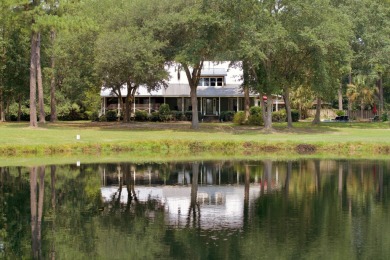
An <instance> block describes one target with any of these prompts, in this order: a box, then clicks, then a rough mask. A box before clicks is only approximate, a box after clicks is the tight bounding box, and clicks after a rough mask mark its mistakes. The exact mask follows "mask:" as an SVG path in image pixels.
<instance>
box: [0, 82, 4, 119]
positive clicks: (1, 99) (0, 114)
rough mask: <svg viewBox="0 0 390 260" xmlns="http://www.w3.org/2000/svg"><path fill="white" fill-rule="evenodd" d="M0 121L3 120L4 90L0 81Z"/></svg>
mask: <svg viewBox="0 0 390 260" xmlns="http://www.w3.org/2000/svg"><path fill="white" fill-rule="evenodd" d="M0 121H1V122H5V109H4V91H3V86H2V85H1V83H0Z"/></svg>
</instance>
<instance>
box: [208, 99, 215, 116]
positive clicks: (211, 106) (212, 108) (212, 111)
mask: <svg viewBox="0 0 390 260" xmlns="http://www.w3.org/2000/svg"><path fill="white" fill-rule="evenodd" d="M205 112H206V115H215V112H216V99H215V98H206V111H205Z"/></svg>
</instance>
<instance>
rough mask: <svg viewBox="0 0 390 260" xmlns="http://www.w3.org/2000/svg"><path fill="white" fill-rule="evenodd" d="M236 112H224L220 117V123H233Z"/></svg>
mask: <svg viewBox="0 0 390 260" xmlns="http://www.w3.org/2000/svg"><path fill="white" fill-rule="evenodd" d="M234 114H235V112H234V111H222V112H221V114H220V115H219V121H221V122H226V121H233V117H234Z"/></svg>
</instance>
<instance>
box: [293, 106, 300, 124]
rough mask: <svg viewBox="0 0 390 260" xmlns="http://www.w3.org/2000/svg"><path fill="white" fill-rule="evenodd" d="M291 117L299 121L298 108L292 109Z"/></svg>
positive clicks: (294, 120)
mask: <svg viewBox="0 0 390 260" xmlns="http://www.w3.org/2000/svg"><path fill="white" fill-rule="evenodd" d="M291 118H292V121H293V122H298V121H299V111H298V110H296V109H291Z"/></svg>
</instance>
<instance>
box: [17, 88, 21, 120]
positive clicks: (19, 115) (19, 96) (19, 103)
mask: <svg viewBox="0 0 390 260" xmlns="http://www.w3.org/2000/svg"><path fill="white" fill-rule="evenodd" d="M21 115H22V94H19V95H18V119H17V120H18V122H20V117H21Z"/></svg>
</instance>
